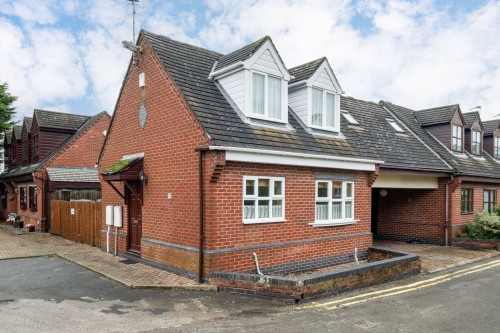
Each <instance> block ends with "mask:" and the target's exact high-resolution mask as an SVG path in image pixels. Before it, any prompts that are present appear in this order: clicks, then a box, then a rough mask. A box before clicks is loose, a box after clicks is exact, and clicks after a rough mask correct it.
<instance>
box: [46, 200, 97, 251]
mask: <svg viewBox="0 0 500 333" xmlns="http://www.w3.org/2000/svg"><path fill="white" fill-rule="evenodd" d="M50 206H51V207H50V223H51V224H50V226H51V230H50V232H51V233H53V234H55V235H60V236H62V237H64V238H67V239H70V240H72V241H75V242H80V243H85V244H88V245H92V246H100V239H101V238H100V236H101V219H102V215H101V209H102V205H101V202H95V201H62V200H51V203H50Z"/></svg>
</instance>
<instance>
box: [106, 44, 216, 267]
mask: <svg viewBox="0 0 500 333" xmlns="http://www.w3.org/2000/svg"><path fill="white" fill-rule="evenodd" d="M141 45H142V47H143V49H144V53H143V57H142V59H141V61H140V64H139V66H137V67H136V66H131V67H130V68H129V71H128V73H127V76H126V78H125V80H124V86H123V87H122V92H121V94H120V97H119V100H118V103H117V107H116V109H115V114H114V118H113V123H112V125H111V127H110V131H109V133H108V140H107V143H106V146H105V148H104V152H103V156H102V159H101V161H100V164H99V173H100V174H101V173H102V172H103V171H104V170H105V169H106V168H108V167H109V166H110V165H112V164H113V163H115V162H117V161H119V160H120V159H122V157H123V156H124V155H129V154H134V153H139V152H143V153H144V155H145V157H144V172H145V174H146V175H147V177H148V179H149V183H148V185H145V186H144V187H143V207H142V239H143V242H142V244H141V250H142V252H141V256H142V257H143V258H145V259H151V260H155V261H157V262H160V263H166V264H169V265H172V266H177V267H181V268H185V269H188V270H192V271H195V270H196V269H195V267H197V258H198V257H197V253H196V252H195V251H194V249H195V248H198V241H199V236H198V225H199V197H198V187H199V185H198V152H196V151H195V148H197V147H200V146H206V145H208V140H207V139H206V138H205V137H204V132H203V131H202V130H201V128H200V125H199V123H198V122H197V120H195V118H194V116H193V114H192V113H191V112H190V111H189V109H188V108H187V105H186V103H185V101H184V99H183V98H182V97H181V95H180V93H179V91H178V90H177V89H176V88H175V86H174V84H173V82H172V81H171V80H170V78H169V77H168V76H167V74H166V73H165V72H164V71H163V70H162V68H163V66H162V65H161V64H160V63H159V62H158V60H157V59H156V57H154V56H153V54H152V53H151V50H150V48H149V46H147V45H145V44H144V43H142V42H141ZM140 73H145V82H146V86H145V88H139V83H138V77H139V74H140ZM141 102H143V103H144V105H145V107H146V109H147V112H148V116H147V120H146V123H145V127H144V128H141V126H140V123H139V118H138V114H139V109H140V105H141ZM101 184H102V198H103V199H102V200H103V225H102V229H103V230H104V229H106V225H105V207H106V206H107V205H124V200H123V199H122V198H120V197H119V196H118V194H116V193H115V191H114V190H113V189H112V188H111V187H110V186H109V185H108V184H107V183H106V182H104V181H102V182H101ZM115 185H116V186H117V187H118V188H119V189H120V190H121V191H122V193H123V192H124V185H123V184H122V183H119V182H117V183H115ZM168 193H171V194H172V199H171V200H168V199H167V194H168ZM127 221H128V215H127V208H126V206H125V207H124V216H123V225H124V227H123V229H121V230H120V235H121V236H122V237H120V238H119V244H118V245H119V251H120V252H124V251H126V250H127V238H126V237H124V236H126V235H127V233H128V230H127V229H128V228H127V223H128V222H127ZM145 239H152V240H160V241H162V242H167V243H174V244H177V245H180V246H184V247H188V248H191V250H192V251H189V250H185V249H176V248H172V247H166V246H159V245H157V244H154V243H151V242H145V241H144V240H145ZM105 246H106V239H105V237H102V247H105ZM112 246H114V245H112Z"/></svg>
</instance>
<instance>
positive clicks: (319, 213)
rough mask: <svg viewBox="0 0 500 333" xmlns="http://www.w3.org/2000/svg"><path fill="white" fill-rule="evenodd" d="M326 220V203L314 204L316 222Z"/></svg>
mask: <svg viewBox="0 0 500 333" xmlns="http://www.w3.org/2000/svg"><path fill="white" fill-rule="evenodd" d="M326 220H328V202H316V221H326Z"/></svg>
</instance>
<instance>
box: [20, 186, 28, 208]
mask: <svg viewBox="0 0 500 333" xmlns="http://www.w3.org/2000/svg"><path fill="white" fill-rule="evenodd" d="M19 207H21V209H26V208H27V196H26V186H20V187H19Z"/></svg>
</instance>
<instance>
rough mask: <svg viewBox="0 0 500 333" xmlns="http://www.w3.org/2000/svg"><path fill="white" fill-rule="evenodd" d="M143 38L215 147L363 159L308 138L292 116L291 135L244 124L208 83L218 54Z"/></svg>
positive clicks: (333, 140) (346, 148)
mask: <svg viewBox="0 0 500 333" xmlns="http://www.w3.org/2000/svg"><path fill="white" fill-rule="evenodd" d="M142 34H143V35H144V37H145V39H146V41H147V42H148V43H149V44H150V45H151V47H152V49H153V50H154V51H155V53H156V54H157V56H158V58H159V59H160V61H161V62H162V63H163V66H164V68H165V70H166V71H167V72H168V73H169V74H170V76H171V77H172V79H173V80H174V82H175V83H176V85H177V87H178V88H179V90H180V91H181V93H182V94H183V95H184V98H185V99H186V101H187V102H188V104H189V106H190V107H191V109H192V110H193V113H194V115H195V117H196V118H197V119H198V120H199V122H200V124H201V125H202V126H203V128H204V130H205V131H206V132H207V133H208V134H209V136H210V139H211V141H212V143H213V144H214V145H216V146H230V147H241V148H254V149H269V150H278V151H288V152H297V153H306V154H320V155H321V154H322V155H328V156H330V155H337V156H343V157H353V158H359V157H363V153H362V152H359V151H357V150H356V149H354V147H353V145H352V143H351V142H349V140H345V139H344V138H341V137H332V136H315V135H313V134H311V133H309V132H308V131H306V129H305V128H304V127H303V126H302V125H301V124H300V123H299V121H298V120H297V119H296V118H295V116H294V115H293V114H292V113H293V111H292V112H289V115H288V121H289V125H290V126H291V127H292V129H291V130H288V129H277V128H276V129H275V128H270V127H264V126H258V125H251V124H248V123H246V122H244V121H243V120H242V119H241V118H240V117H239V116H238V114H237V113H236V111H235V110H234V109H233V108H232V106H231V105H230V104H229V102H228V100H227V99H226V98H225V97H224V95H223V94H222V93H221V91H220V90H219V89H218V88H217V86H216V84H215V82H214V81H213V80H211V79H208V74H209V73H210V71H211V69H212V66H213V63H214V61H215V60H217V59H219V58H220V57H221V55H220V54H219V53H216V52H212V51H210V50H206V49H203V48H200V47H196V46H192V45H189V44H185V43H181V42H177V41H174V40H172V39H170V38H167V37H165V36H161V35H156V34H153V33H151V32H148V31H144V30H143V31H142ZM290 111H291V110H290Z"/></svg>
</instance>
